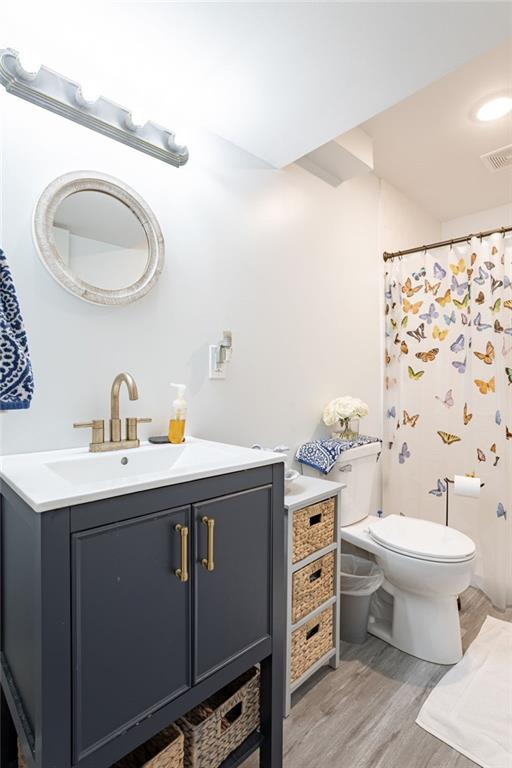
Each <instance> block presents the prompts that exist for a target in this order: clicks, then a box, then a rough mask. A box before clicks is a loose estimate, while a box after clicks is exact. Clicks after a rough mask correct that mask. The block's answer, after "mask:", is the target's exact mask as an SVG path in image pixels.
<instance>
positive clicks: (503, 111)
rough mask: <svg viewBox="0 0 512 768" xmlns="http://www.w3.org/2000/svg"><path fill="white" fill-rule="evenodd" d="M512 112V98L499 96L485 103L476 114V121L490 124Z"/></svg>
mask: <svg viewBox="0 0 512 768" xmlns="http://www.w3.org/2000/svg"><path fill="white" fill-rule="evenodd" d="M510 112H512V97H510V96H497V97H495V98H493V99H489V100H488V101H485V102H484V103H483V104H482V106H481V107H479V109H478V110H477V112H476V119H477V120H480V122H481V123H488V122H489V121H490V120H498V119H499V118H500V117H505V115H508V114H509V113H510Z"/></svg>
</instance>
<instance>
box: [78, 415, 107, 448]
mask: <svg viewBox="0 0 512 768" xmlns="http://www.w3.org/2000/svg"><path fill="white" fill-rule="evenodd" d="M86 427H89V428H90V429H92V439H91V445H97V444H98V443H103V441H104V439H105V422H104V421H103V419H93V420H92V421H77V422H75V423H74V424H73V429H85V428H86Z"/></svg>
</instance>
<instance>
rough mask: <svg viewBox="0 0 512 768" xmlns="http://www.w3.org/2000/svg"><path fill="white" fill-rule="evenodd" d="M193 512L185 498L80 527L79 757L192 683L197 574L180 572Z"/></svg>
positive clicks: (76, 597) (76, 544) (76, 596)
mask: <svg viewBox="0 0 512 768" xmlns="http://www.w3.org/2000/svg"><path fill="white" fill-rule="evenodd" d="M189 518H190V508H189V507H184V508H180V509H176V510H173V511H166V512H160V513H157V514H152V515H147V516H144V517H139V518H135V519H132V520H129V521H125V522H120V523H116V524H113V525H108V526H104V527H102V528H94V529H92V530H90V531H86V532H84V533H79V534H76V535H74V536H73V621H74V627H73V653H74V660H73V661H74V664H73V667H74V676H75V677H74V684H73V689H74V690H73V698H74V712H73V717H74V749H75V761H77V760H78V758H79V757H80V755H83V754H84V753H85V752H87V751H89V750H91V748H93V747H94V745H95V744H98V742H100V741H104V740H107V739H108V738H109V737H111V736H113V735H114V734H115V733H117V732H118V731H120V730H123V729H124V728H126V727H127V726H128V725H130V724H134V723H136V722H137V721H138V720H140V719H141V718H142V717H144V716H145V715H147V714H148V713H150V712H151V711H152V710H154V709H155V708H156V707H159V706H161V705H163V704H165V703H166V702H168V701H169V700H171V699H173V698H174V697H176V696H177V695H179V694H180V693H182V692H183V691H185V690H186V689H187V688H188V687H190V684H191V680H190V677H191V664H190V661H191V660H190V615H189V614H190V611H189V604H190V586H189V584H190V582H187V581H181V580H180V578H178V576H177V575H176V570H177V569H180V568H182V566H183V563H182V552H181V547H182V544H183V543H184V542H183V539H182V536H183V534H184V532H185V531H184V530H183V528H182V527H185V530H186V532H188V528H187V527H188V526H189ZM176 526H179V528H178V530H177V529H176ZM188 539H189V540H190V537H188ZM187 556H188V551H187Z"/></svg>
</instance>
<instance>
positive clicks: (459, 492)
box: [453, 475, 481, 499]
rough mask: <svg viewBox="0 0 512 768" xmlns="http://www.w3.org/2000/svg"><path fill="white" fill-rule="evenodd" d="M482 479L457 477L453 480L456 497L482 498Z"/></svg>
mask: <svg viewBox="0 0 512 768" xmlns="http://www.w3.org/2000/svg"><path fill="white" fill-rule="evenodd" d="M480 482H481V481H480V478H479V477H466V476H465V475H455V477H454V478H453V492H454V494H455V496H470V497H471V498H472V499H478V497H479V496H480Z"/></svg>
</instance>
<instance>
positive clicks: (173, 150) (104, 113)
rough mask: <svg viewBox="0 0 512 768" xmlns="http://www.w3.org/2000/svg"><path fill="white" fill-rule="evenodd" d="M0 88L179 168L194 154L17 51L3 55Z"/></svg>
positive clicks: (3, 51) (167, 132)
mask: <svg viewBox="0 0 512 768" xmlns="http://www.w3.org/2000/svg"><path fill="white" fill-rule="evenodd" d="M0 83H2V85H4V86H5V89H6V91H7V92H8V93H12V94H14V95H15V96H19V97H20V98H22V99H25V100H26V101H30V102H32V104H37V105H38V106H39V107H43V108H44V109H48V110H50V112H55V113H56V114H57V115H60V116H61V117H66V118H67V119H68V120H73V121H74V122H75V123H79V124H80V125H83V126H85V127H86V128H91V129H92V130H93V131H97V132H98V133H102V134H103V135H105V136H109V137H110V138H111V139H115V140H116V141H120V142H122V143H123V144H127V145H128V146H130V147H133V149H138V150H139V151H140V152H145V153H146V154H148V155H152V157H156V158H158V159H159V160H163V161H164V163H169V164H170V165H174V166H176V167H177V168H179V167H180V166H181V165H185V163H186V162H187V160H188V157H189V153H188V149H187V147H186V146H183V145H180V144H177V143H176V138H175V135H174V133H173V131H171V130H170V129H169V128H163V127H162V126H161V125H158V124H157V123H154V122H153V121H152V120H142V119H141V118H139V117H138V115H136V114H135V113H134V112H133V111H132V110H129V109H126V108H125V107H121V106H120V105H119V104H116V103H115V102H114V101H111V100H110V99H107V98H106V97H105V96H100V95H99V94H97V93H94V91H93V90H92V89H91V88H90V87H89V88H86V87H85V86H82V85H80V84H79V83H76V82H74V81H73V80H70V79H69V78H67V77H65V76H64V75H60V74H59V73H58V72H54V71H53V70H51V69H49V68H48V67H45V66H39V64H37V62H36V61H35V60H34V62H32V61H31V58H29V57H28V56H20V54H19V53H18V52H17V51H15V50H13V49H12V48H4V49H0Z"/></svg>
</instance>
